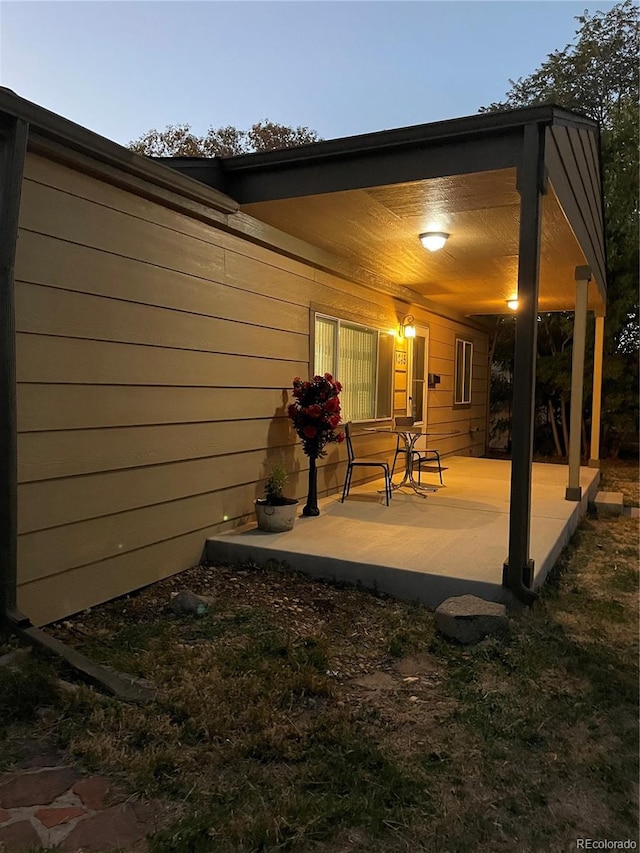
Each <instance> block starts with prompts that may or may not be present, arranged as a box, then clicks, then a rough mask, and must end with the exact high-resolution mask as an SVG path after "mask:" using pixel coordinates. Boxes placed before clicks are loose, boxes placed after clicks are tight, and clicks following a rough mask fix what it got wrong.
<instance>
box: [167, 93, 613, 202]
mask: <svg viewBox="0 0 640 853" xmlns="http://www.w3.org/2000/svg"><path fill="white" fill-rule="evenodd" d="M531 123H540V124H546V125H550V124H567V125H571V126H579V127H584V128H587V129H590V130H594V129H597V123H596V122H594V121H592V120H591V119H589V118H586V117H584V116H580V115H578V114H577V113H573V112H570V111H569V110H564V109H562V108H560V107H556V106H553V105H544V106H536V107H525V108H523V109H517V110H508V111H504V112H496V113H480V114H478V115H474V116H467V117H465V118H457V119H449V120H447V121H441V122H432V123H429V124H422V125H414V126H411V127H404V128H398V129H394V130H383V131H378V132H375V133H367V134H361V135H358V136H349V137H344V138H341V139H332V140H326V141H322V142H314V143H309V144H306V145H301V146H297V147H295V148H286V149H282V150H279V151H265V152H259V153H254V154H240V155H237V156H235V157H220V158H218V157H216V158H208V157H205V158H198V157H163V158H157V159H158V160H159V161H160V162H162V163H163V164H164V165H167V166H170V167H171V168H173V169H175V170H176V171H178V172H181V173H183V174H187V175H190V176H192V177H194V178H196V179H197V180H200V181H202V182H203V183H206V184H207V185H208V186H212V187H215V188H217V189H219V190H220V191H222V192H224V193H226V194H227V195H230V196H231V197H232V198H235V199H237V201H239V202H240V203H241V204H250V203H252V202H258V201H272V200H276V199H283V198H291V197H298V196H303V195H314V194H320V193H327V192H336V191H340V190H349V189H362V188H364V187H370V186H380V185H383V184H390V183H403V182H406V181H411V180H420V179H426V178H433V177H442V176H445V175H455V174H467V173H470V172H477V171H491V170H494V169H501V168H509V167H513V166H516V165H517V164H518V160H519V155H520V151H521V140H522V128H523V127H524V126H525V125H527V124H531ZM427 153H428V157H426V156H425V155H426V154H427Z"/></svg>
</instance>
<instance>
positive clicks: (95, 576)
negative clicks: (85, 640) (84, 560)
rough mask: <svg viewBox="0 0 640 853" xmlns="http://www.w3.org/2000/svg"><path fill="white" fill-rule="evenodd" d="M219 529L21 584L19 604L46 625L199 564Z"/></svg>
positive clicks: (181, 537)
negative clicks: (209, 538) (209, 539)
mask: <svg viewBox="0 0 640 853" xmlns="http://www.w3.org/2000/svg"><path fill="white" fill-rule="evenodd" d="M215 531H216V528H215V526H213V525H211V526H209V527H207V528H204V529H203V530H197V531H194V532H192V533H187V534H185V535H182V536H178V537H176V538H175V539H169V540H165V541H162V542H157V543H155V544H154V545H151V546H149V547H147V548H141V549H140V550H138V551H131V552H130V553H127V554H123V555H121V556H119V557H112V558H110V559H108V560H104V561H102V562H99V563H92V564H91V565H88V566H82V567H81V568H78V569H71V570H69V571H66V572H64V574H55V575H49V576H48V577H46V578H42V579H41V580H38V581H35V582H32V583H28V584H23V583H21V584H20V586H19V587H18V607H19V608H20V610H21V612H23V613H26V614H28V615H29V618H30V619H32V621H34V622H35V623H36V624H39V625H43V624H46V623H47V622H53V621H54V620H56V619H61V618H62V617H64V616H66V615H68V614H69V613H76V612H77V611H78V610H82V609H84V608H85V607H92V606H93V605H95V604H100V603H101V602H103V601H108V600H109V599H110V598H115V597H116V596H119V595H123V594H124V593H126V592H130V591H131V590H132V589H136V588H138V587H141V586H146V585H147V584H150V583H153V582H154V581H158V580H162V579H163V578H166V577H169V576H170V575H173V574H175V573H176V572H180V571H184V570H185V569H188V568H190V567H191V566H194V565H196V564H197V563H198V562H199V561H200V559H201V558H202V556H203V551H204V543H205V539H206V537H207V536H211V535H213V534H214V533H215Z"/></svg>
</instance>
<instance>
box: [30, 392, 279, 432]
mask: <svg viewBox="0 0 640 853" xmlns="http://www.w3.org/2000/svg"><path fill="white" fill-rule="evenodd" d="M228 411H232V412H233V413H234V417H235V419H236V420H250V419H255V418H263V417H265V415H266V414H268V413H271V414H272V415H273V416H274V417H275V416H282V415H283V414H284V407H283V402H282V390H280V389H275V388H273V389H271V388H270V389H266V388H265V389H253V390H252V391H251V393H247V391H246V389H244V388H172V387H168V388H167V387H161V386H160V387H157V386H155V387H150V386H146V387H145V386H142V387H137V386H131V385H115V386H109V385H107V386H100V385H54V384H50V385H43V384H37V383H34V384H24V383H23V384H20V385H19V386H18V431H19V432H33V431H41V430H60V429H93V428H95V427H112V426H141V425H149V424H171V423H197V422H199V421H218V420H221V419H222V418H224V417H225V415H226V413H227V412H228Z"/></svg>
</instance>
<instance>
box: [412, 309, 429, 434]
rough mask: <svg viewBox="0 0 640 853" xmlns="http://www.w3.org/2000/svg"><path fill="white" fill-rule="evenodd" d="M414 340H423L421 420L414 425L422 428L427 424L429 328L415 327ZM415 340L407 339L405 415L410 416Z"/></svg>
mask: <svg viewBox="0 0 640 853" xmlns="http://www.w3.org/2000/svg"><path fill="white" fill-rule="evenodd" d="M416 338H424V379H423V382H424V392H423V394H424V396H423V400H422V412H423V418H422V420H421V421H416V423H418V424H421V425H422V426H423V427H424V428H426V427H427V424H428V422H429V408H428V402H429V381H428V380H429V327H428V326H418V325H416ZM414 340H415V338H408V339H407V344H408V346H407V350H408V352H407V415H412V414H413V412H412V405H411V404H412V397H413V395H412V391H413V372H414V368H413V342H414Z"/></svg>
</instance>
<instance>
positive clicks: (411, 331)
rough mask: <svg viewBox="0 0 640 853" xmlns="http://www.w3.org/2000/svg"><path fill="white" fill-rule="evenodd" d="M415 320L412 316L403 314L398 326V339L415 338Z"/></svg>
mask: <svg viewBox="0 0 640 853" xmlns="http://www.w3.org/2000/svg"><path fill="white" fill-rule="evenodd" d="M414 323H415V318H414V316H413V314H405V316H404V317H403V318H402V323H401V324H400V337H401V338H415V336H416V327H415V325H414Z"/></svg>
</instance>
